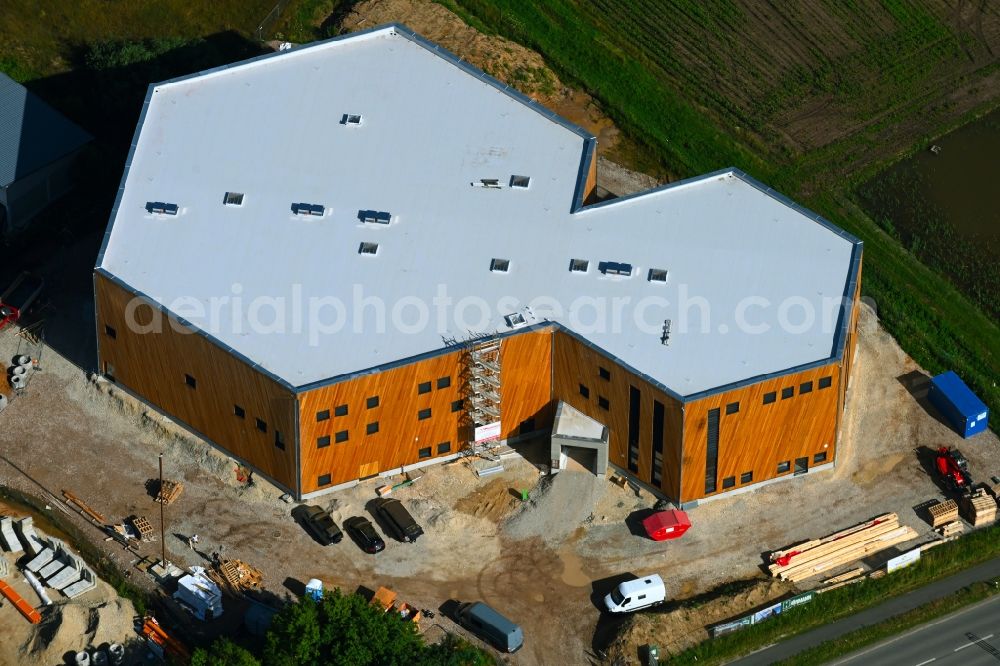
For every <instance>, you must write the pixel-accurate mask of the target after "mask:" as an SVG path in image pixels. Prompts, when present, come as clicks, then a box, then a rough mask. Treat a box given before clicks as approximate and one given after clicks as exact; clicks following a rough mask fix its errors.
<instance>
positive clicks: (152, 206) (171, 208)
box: [146, 201, 178, 215]
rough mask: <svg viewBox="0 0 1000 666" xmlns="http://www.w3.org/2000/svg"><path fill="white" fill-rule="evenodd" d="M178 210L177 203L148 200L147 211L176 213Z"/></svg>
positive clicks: (167, 213)
mask: <svg viewBox="0 0 1000 666" xmlns="http://www.w3.org/2000/svg"><path fill="white" fill-rule="evenodd" d="M177 210H178V208H177V204H172V203H163V202H162V201H147V202H146V212H147V213H156V214H157V215H176V214H177Z"/></svg>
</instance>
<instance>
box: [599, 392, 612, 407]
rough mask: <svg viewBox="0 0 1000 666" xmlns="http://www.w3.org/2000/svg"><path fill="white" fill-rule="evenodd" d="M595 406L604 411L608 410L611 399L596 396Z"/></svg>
mask: <svg viewBox="0 0 1000 666" xmlns="http://www.w3.org/2000/svg"><path fill="white" fill-rule="evenodd" d="M597 406H598V407H600V408H601V409H603V410H604V411H609V410H610V409H611V401H610V400H608V399H607V398H605V397H604V396H603V395H599V396H597Z"/></svg>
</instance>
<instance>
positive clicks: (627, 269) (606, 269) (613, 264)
mask: <svg viewBox="0 0 1000 666" xmlns="http://www.w3.org/2000/svg"><path fill="white" fill-rule="evenodd" d="M598 269H599V270H600V271H601V272H602V273H604V274H605V275H623V276H625V277H629V276H630V275H632V264H623V263H621V262H618V261H602V262H601V263H600V265H599V266H598Z"/></svg>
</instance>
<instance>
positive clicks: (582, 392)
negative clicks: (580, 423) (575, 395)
mask: <svg viewBox="0 0 1000 666" xmlns="http://www.w3.org/2000/svg"><path fill="white" fill-rule="evenodd" d="M580 395H582V396H583V397H584V398H585V399H587V400H590V387H588V386H587V385H586V384H580Z"/></svg>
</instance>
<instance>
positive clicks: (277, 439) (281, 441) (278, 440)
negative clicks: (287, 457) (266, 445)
mask: <svg viewBox="0 0 1000 666" xmlns="http://www.w3.org/2000/svg"><path fill="white" fill-rule="evenodd" d="M274 445H275V446H276V447H278V448H279V449H281V450H282V451H284V450H285V438H284V437H282V435H281V431H280V430H275V431H274Z"/></svg>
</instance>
